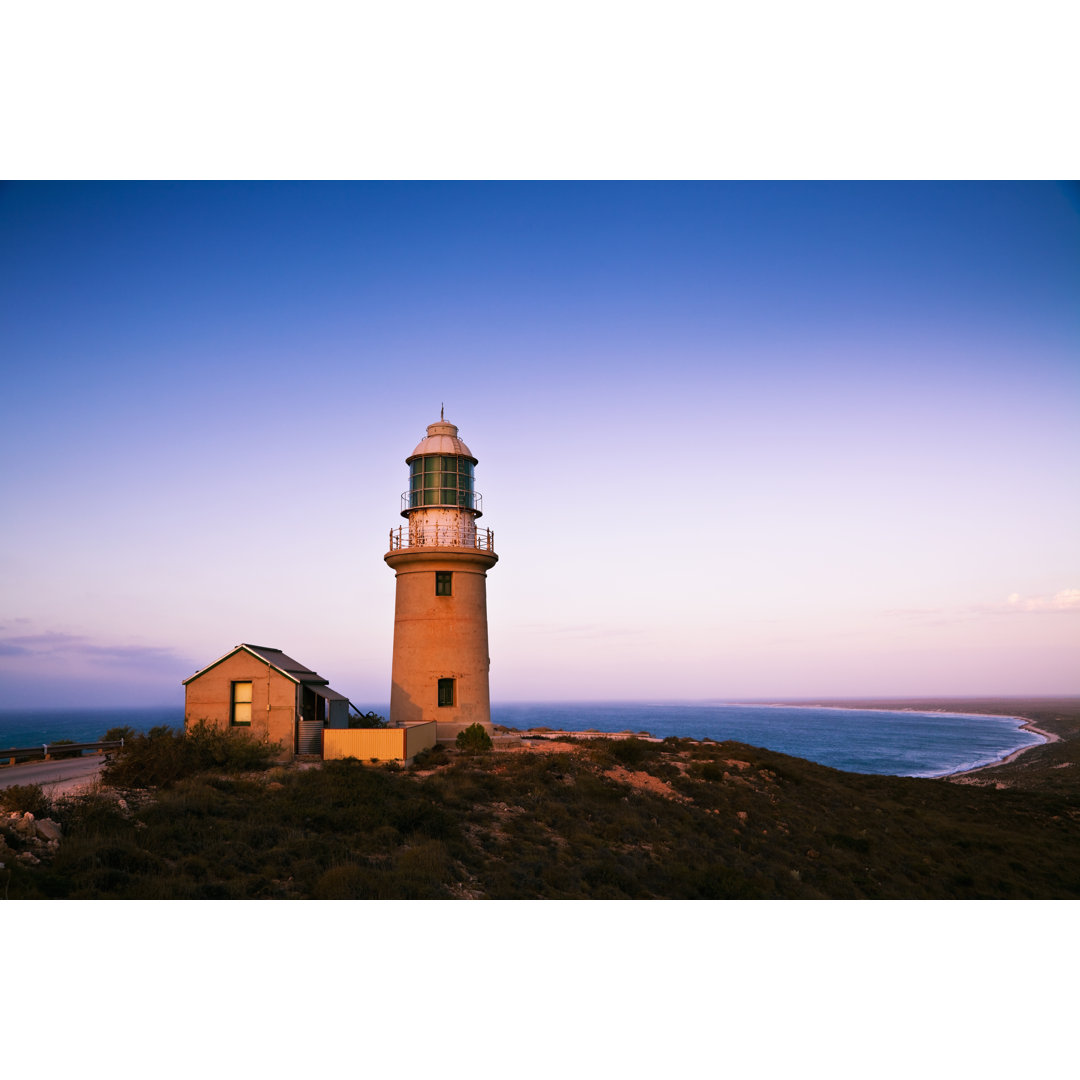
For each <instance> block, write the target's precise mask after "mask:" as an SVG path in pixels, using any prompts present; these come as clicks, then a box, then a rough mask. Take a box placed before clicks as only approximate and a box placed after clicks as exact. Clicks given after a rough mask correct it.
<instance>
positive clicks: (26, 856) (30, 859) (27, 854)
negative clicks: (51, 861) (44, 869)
mask: <svg viewBox="0 0 1080 1080" xmlns="http://www.w3.org/2000/svg"><path fill="white" fill-rule="evenodd" d="M15 858H16V859H17V860H18V861H19V862H24V863H27V864H28V865H29V866H37V865H38V864H39V863H40V862H41V860H40V859H39V858H38V857H37V856H36V855H35V854H34V853H33V852H32V851H20V852H19V854H18V855H16V856H15Z"/></svg>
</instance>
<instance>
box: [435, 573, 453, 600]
mask: <svg viewBox="0 0 1080 1080" xmlns="http://www.w3.org/2000/svg"><path fill="white" fill-rule="evenodd" d="M451 577H452V574H451V572H450V571H449V570H436V571H435V595H436V596H453V595H454V594H453V592H452V591H451V585H450V579H451Z"/></svg>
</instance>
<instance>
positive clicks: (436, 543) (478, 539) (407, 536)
mask: <svg viewBox="0 0 1080 1080" xmlns="http://www.w3.org/2000/svg"><path fill="white" fill-rule="evenodd" d="M422 547H457V548H462V547H464V548H473V549H475V550H476V551H490V552H491V553H492V554H494V552H495V533H494V531H493V530H491V529H478V528H476V527H475V526H473V525H471V524H470V526H469V527H466V523H465V522H459V523H456V524H452V525H451V524H446V523H439V524H427V525H424V526H422V527H419V528H415V529H412V530H410V529H409V528H408V527H407V526H405V525H399V526H398V527H397V528H396V529H391V530H390V550H391V551H401V550H403V549H405V548H408V549H412V548H422Z"/></svg>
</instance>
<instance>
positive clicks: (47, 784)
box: [0, 754, 105, 795]
mask: <svg viewBox="0 0 1080 1080" xmlns="http://www.w3.org/2000/svg"><path fill="white" fill-rule="evenodd" d="M104 764H105V756H104V755H103V754H90V755H88V756H87V757H79V758H67V759H66V760H64V761H28V762H25V763H24V764H22V765H11V766H9V767H8V768H5V769H0V788H6V787H11V785H12V784H41V786H42V787H43V788H45V791H46V792H47V793H48V794H50V795H59V794H60V793H61V792H65V791H71V790H72V789H74V788H77V787H81V786H83V785H84V784H90V783H92V782H93V781H94V780H95V779H96V778H97V774H98V772H99V771H100V769H101V766H102V765H104Z"/></svg>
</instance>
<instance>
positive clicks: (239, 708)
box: [218, 682, 251, 725]
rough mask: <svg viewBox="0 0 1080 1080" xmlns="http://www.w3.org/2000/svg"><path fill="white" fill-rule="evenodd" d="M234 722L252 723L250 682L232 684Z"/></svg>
mask: <svg viewBox="0 0 1080 1080" xmlns="http://www.w3.org/2000/svg"><path fill="white" fill-rule="evenodd" d="M218 700H220V698H219V699H218ZM232 722H233V723H234V724H244V725H250V724H251V683H249V682H234V683H233V684H232Z"/></svg>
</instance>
